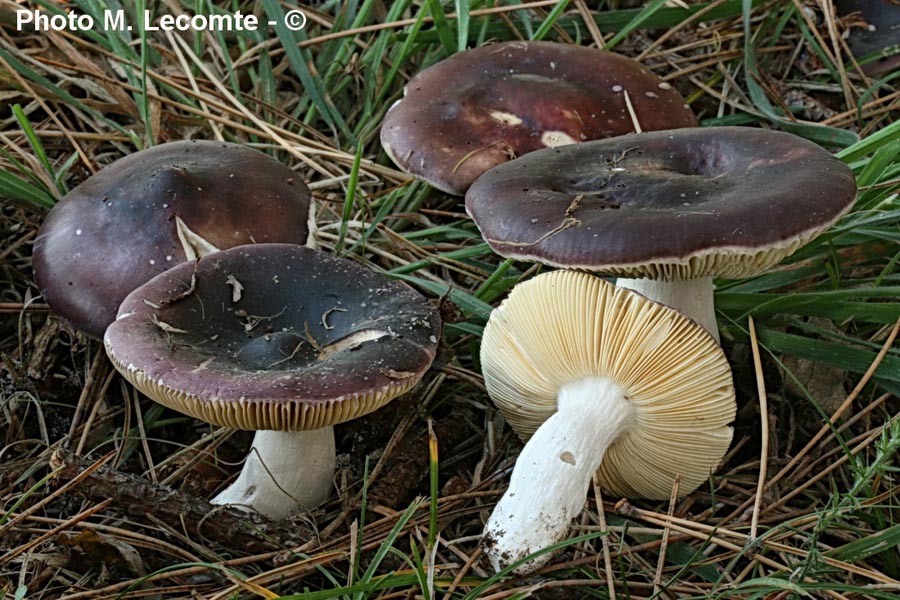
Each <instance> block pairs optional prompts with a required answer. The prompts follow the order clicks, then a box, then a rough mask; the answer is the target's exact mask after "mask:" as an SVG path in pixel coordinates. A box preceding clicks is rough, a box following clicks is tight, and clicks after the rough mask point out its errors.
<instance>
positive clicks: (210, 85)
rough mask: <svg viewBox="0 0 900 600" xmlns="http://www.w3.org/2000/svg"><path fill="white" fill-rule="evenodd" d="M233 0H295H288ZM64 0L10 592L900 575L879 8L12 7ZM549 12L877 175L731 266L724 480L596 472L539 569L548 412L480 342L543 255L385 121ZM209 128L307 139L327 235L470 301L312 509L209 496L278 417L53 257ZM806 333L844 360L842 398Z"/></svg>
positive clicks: (586, 586)
mask: <svg viewBox="0 0 900 600" xmlns="http://www.w3.org/2000/svg"><path fill="white" fill-rule="evenodd" d="M123 4H128V3H123ZM147 4H148V5H150V6H148V8H150V10H151V11H156V12H157V13H159V12H160V11H170V12H172V13H178V14H181V13H191V11H193V10H195V8H196V3H190V2H182V1H178V0H175V1H171V2H165V3H147ZM202 4H203V6H204V7H208V5H210V4H212V3H202ZM216 4H217V5H218V7H217V8H215V10H216V11H220V12H221V11H231V10H236V9H240V10H242V11H244V12H245V13H253V14H256V15H258V16H260V17H262V18H263V19H273V20H278V21H281V20H282V17H283V15H284V13H285V11H287V10H288V9H289V7H288V6H287V5H286V4H281V3H279V2H277V1H275V0H261V1H259V2H244V1H240V0H239V1H238V2H235V3H231V4H228V5H227V7H226V5H225V4H222V3H216ZM669 4H673V5H671V6H670V5H669ZM745 4H746V6H745ZM685 5H686V6H687V8H685V7H684V6H685ZM72 6H73V7H74V9H77V10H81V11H99V10H100V9H101V6H102V3H100V2H98V1H96V0H80V1H79V2H76V3H74V4H73V5H72ZM38 7H39V6H38V3H37V2H32V1H30V0H22V1H16V2H12V1H10V0H2V1H0V198H2V203H0V315H2V317H0V596H2V597H3V598H4V599H10V600H11V599H18V598H42V599H50V598H66V599H68V600H75V599H85V600H87V599H99V598H143V597H147V598H154V599H164V598H165V599H169V598H173V599H174V598H205V599H209V600H213V599H225V598H229V599H231V598H259V597H262V598H275V597H297V598H344V597H346V598H429V599H431V598H443V599H446V600H453V599H463V598H473V599H474V598H484V599H495V600H499V599H501V598H522V597H526V596H530V597H533V598H575V597H578V598H585V597H601V598H612V597H617V598H763V597H764V598H772V599H781V598H791V597H810V596H811V597H816V598H835V599H843V598H848V599H849V598H884V599H889V598H896V597H897V596H898V594H900V559H898V556H900V554H898V552H897V547H898V543H900V518H898V517H900V514H898V509H897V507H898V506H900V497H898V490H900V488H898V483H897V466H896V465H897V459H896V452H897V450H898V448H900V420H898V410H900V402H898V394H900V353H898V350H897V348H896V345H895V339H896V336H897V331H898V327H900V325H898V315H900V301H898V297H900V274H898V271H897V265H898V262H900V261H898V257H900V234H898V232H900V202H898V186H900V158H898V155H900V142H898V141H897V140H898V138H900V125H898V124H897V117H898V115H900V89H898V87H897V82H898V81H900V79H898V78H897V77H895V75H896V74H895V73H893V74H892V73H888V74H879V75H870V74H868V71H867V69H865V68H864V67H865V64H866V61H867V58H866V57H853V56H852V55H851V54H850V52H849V47H848V44H847V39H846V34H847V33H848V29H850V28H858V27H861V26H862V24H861V22H860V17H859V16H858V15H855V16H852V17H844V16H838V14H837V13H836V12H835V10H834V9H833V6H832V2H831V0H817V1H811V0H791V1H789V2H774V1H773V2H765V1H759V0H756V1H751V2H746V3H745V2H743V1H741V0H713V1H710V2H697V1H695V0H688V1H687V2H684V3H682V2H678V3H664V2H661V1H654V2H647V3H646V4H642V3H639V2H634V1H630V0H610V1H607V2H597V3H593V2H591V3H589V2H586V1H584V0H571V1H569V2H557V1H556V0H534V1H530V2H524V3H513V2H506V1H502V0H501V1H498V2H473V3H467V2H450V3H443V4H442V3H439V2H434V1H428V2H424V1H422V2H413V1H412V0H402V1H400V2H391V3H387V2H377V1H369V0H362V1H360V2H316V3H310V4H309V5H300V6H299V9H300V10H302V11H303V12H304V14H305V15H306V17H307V24H306V27H305V29H303V30H302V31H301V32H291V31H288V30H286V29H285V28H284V27H276V28H269V29H264V30H261V31H259V32H244V33H229V32H210V31H204V32H197V33H190V32H189V33H186V34H185V33H182V32H171V31H169V32H166V31H141V30H139V29H137V28H136V29H135V30H134V31H132V32H122V31H103V30H102V29H100V28H98V29H96V30H94V31H82V32H77V33H73V32H65V31H41V32H36V31H34V30H29V29H27V28H26V29H25V30H23V31H18V30H17V28H16V20H15V11H16V10H18V9H22V8H25V9H31V10H34V9H37V8H38ZM41 7H42V8H43V9H44V10H49V8H47V7H46V6H45V5H41ZM442 10H443V11H444V12H441V11H442ZM98 14H99V13H98ZM129 18H131V16H129ZM524 39H547V40H555V41H559V42H563V43H569V44H576V43H578V44H583V45H587V44H594V45H598V46H601V47H606V48H608V49H613V50H615V51H617V52H621V53H622V54H624V55H626V56H629V57H632V58H635V59H637V60H639V61H640V62H641V63H643V64H644V65H646V66H647V67H649V68H650V69H651V70H652V71H653V72H654V73H655V74H657V75H658V76H660V77H661V78H662V79H663V81H664V82H665V83H666V85H670V86H672V87H674V88H676V89H677V90H678V91H679V92H680V93H681V94H682V95H683V96H684V97H685V99H686V101H687V103H688V104H689V105H690V107H691V109H692V110H693V111H694V113H695V114H696V115H697V116H698V117H699V119H700V121H701V124H702V125H704V126H716V125H750V126H758V127H767V128H777V129H782V130H785V131H790V132H793V133H797V134H799V135H802V136H803V137H807V138H808V139H812V140H813V141H816V142H819V143H822V144H824V145H826V146H827V147H829V148H830V149H833V150H835V151H838V156H839V157H840V158H842V159H843V160H844V161H845V162H847V163H848V164H849V165H850V167H851V168H852V169H853V170H854V173H855V175H856V178H857V183H858V184H859V187H860V196H859V199H858V201H857V204H856V206H855V208H854V209H853V210H852V211H851V212H850V213H849V214H848V215H847V216H845V217H844V218H843V219H842V220H841V221H840V222H839V223H838V224H837V225H836V226H835V228H834V229H833V230H831V231H830V232H829V233H827V234H825V236H823V238H821V239H820V240H817V241H816V242H814V243H813V244H811V245H810V246H808V247H807V248H805V249H803V250H802V251H801V252H799V253H798V254H797V255H795V256H794V257H792V258H791V259H790V260H789V261H788V263H787V264H784V265H781V266H780V267H778V268H777V269H775V270H774V271H773V272H771V273H768V274H766V275H763V276H760V277H757V278H754V279H752V280H741V281H735V282H728V283H727V284H724V283H723V284H721V285H720V287H719V289H718V290H717V297H716V306H717V311H718V313H717V316H718V321H719V326H720V331H721V334H722V344H723V348H724V350H725V351H726V353H727V354H728V357H729V359H730V362H731V365H732V367H733V369H734V374H735V386H736V389H737V399H738V415H737V419H736V421H735V441H734V443H733V444H732V446H731V449H730V450H729V452H728V454H727V455H726V456H725V458H724V459H723V463H722V466H721V468H720V469H719V470H718V471H717V473H716V474H715V475H713V476H712V477H711V478H710V480H709V483H708V484H707V485H704V486H701V488H700V490H699V491H697V492H694V493H692V494H690V495H688V496H687V497H686V498H684V499H683V500H672V501H654V502H650V501H642V500H637V499H620V498H617V497H612V496H610V495H609V493H607V494H606V495H605V496H601V493H602V491H601V488H600V486H599V485H595V486H593V487H592V489H591V490H590V492H589V496H588V503H587V504H586V510H584V511H583V512H582V515H581V516H580V517H579V519H578V520H577V522H576V523H575V524H574V530H573V535H574V536H575V537H573V538H571V539H570V540H569V541H568V542H567V546H566V547H565V549H564V550H563V551H562V552H560V553H558V554H557V556H556V558H555V559H554V560H553V561H551V563H550V564H548V565H547V566H545V567H543V568H542V569H541V570H540V571H539V572H538V573H537V574H535V575H533V576H531V577H529V578H527V579H519V578H515V577H512V576H507V575H503V576H491V569H490V567H489V564H488V562H487V560H486V558H485V557H484V556H483V554H482V552H481V549H480V546H479V543H480V535H481V532H482V530H483V526H484V522H485V519H486V518H487V516H488V515H489V513H490V511H491V509H492V508H493V506H494V504H495V502H496V501H497V499H498V498H499V497H500V495H501V494H502V492H503V491H504V489H505V486H506V484H507V482H508V477H509V471H510V469H511V466H512V464H513V462H514V460H515V458H516V456H517V455H518V452H519V451H520V448H521V444H520V442H519V441H518V438H517V437H516V436H515V434H513V433H512V431H511V429H510V428H509V427H508V425H507V424H506V423H505V422H504V421H503V419H502V418H501V417H500V416H499V415H498V413H497V411H496V409H495V408H493V406H492V405H491V403H490V401H489V399H488V397H487V395H486V393H485V390H484V383H483V381H482V380H481V377H480V363H479V361H478V345H479V341H480V335H481V329H482V327H483V325H484V323H485V321H486V319H487V316H488V314H489V312H490V310H491V306H496V305H497V304H498V303H499V302H500V300H501V299H502V298H503V297H505V295H506V293H507V291H508V290H509V289H510V288H511V287H512V286H513V285H514V284H515V283H516V282H518V281H520V280H523V279H527V278H529V277H531V276H532V275H534V274H535V273H536V272H538V271H539V269H538V267H534V266H531V265H528V264H526V263H519V262H516V261H512V260H510V261H504V260H502V259H500V258H498V257H496V256H495V255H493V254H492V253H491V252H490V250H489V248H488V247H487V244H485V243H484V242H483V241H482V240H481V238H480V236H479V235H478V233H477V230H476V229H475V227H474V225H473V224H472V223H471V221H470V220H469V219H468V218H467V217H466V215H465V212H464V209H463V207H462V206H461V204H460V202H459V200H458V199H457V198H453V197H450V196H447V195H445V194H442V193H439V192H436V191H435V190H432V189H431V188H429V187H428V186H426V185H424V184H422V183H419V182H412V181H410V179H409V178H408V176H407V175H405V174H404V173H402V172H400V171H399V170H397V169H396V168H395V167H394V166H393V165H392V164H391V162H390V161H389V159H388V157H387V156H386V155H385V154H384V152H383V151H382V150H381V148H380V146H379V143H378V130H379V125H380V123H381V120H382V118H383V116H384V114H385V112H386V111H387V109H388V107H389V106H390V105H391V104H392V103H393V102H394V101H395V100H396V99H398V98H400V97H401V95H402V89H403V86H404V84H405V83H406V82H407V81H409V79H410V78H411V77H412V76H413V75H415V74H416V73H417V72H419V71H420V70H421V69H422V68H424V67H426V66H428V65H431V64H434V63H435V62H436V61H437V60H439V59H441V58H443V57H445V56H447V55H449V54H451V53H454V52H457V51H459V50H461V49H463V48H465V47H474V46H480V45H484V44H487V43H489V42H491V41H501V40H524ZM448 85H452V82H448ZM181 139H211V140H227V141H230V142H237V143H242V144H248V145H250V146H251V147H254V148H257V149H261V150H263V151H264V152H266V153H268V154H270V155H271V156H273V157H275V158H277V159H278V160H280V161H281V162H283V163H284V164H286V165H288V166H289V167H290V168H292V170H293V171H294V173H295V174H296V178H297V180H300V181H305V182H307V183H308V184H309V185H310V188H311V189H312V191H313V195H314V198H315V200H316V202H317V205H318V214H317V215H316V221H317V225H318V231H317V233H316V241H317V243H318V245H319V247H320V248H321V249H322V250H324V251H326V252H332V253H336V254H340V255H342V256H345V257H348V258H351V259H353V260H356V261H359V262H360V263H363V264H365V265H368V266H370V267H372V268H374V269H376V270H379V271H383V272H387V273H388V274H390V275H391V276H393V277H395V278H398V279H401V280H404V281H406V282H408V283H410V284H412V285H413V286H415V287H416V288H417V289H419V290H420V291H421V292H423V293H425V294H427V295H429V296H430V297H431V298H432V299H433V300H434V301H435V302H436V303H439V304H440V307H441V310H442V313H443V314H444V315H445V317H447V318H446V321H447V325H446V327H445V331H444V334H443V338H442V340H441V348H440V350H439V354H438V359H437V361H436V362H435V365H434V366H433V367H432V370H431V371H430V372H429V373H428V374H426V376H425V377H424V378H423V380H422V382H421V383H420V384H419V385H418V386H417V387H416V388H415V389H414V390H413V391H412V392H411V394H410V396H408V397H407V398H406V399H405V400H404V399H401V400H400V401H398V402H395V403H394V404H392V405H389V406H387V407H385V408H384V409H382V410H380V411H377V412H376V413H373V414H372V415H370V416H369V417H367V418H365V419H361V420H359V421H357V422H354V423H351V424H347V425H345V426H342V427H341V428H338V430H337V444H338V452H339V470H338V474H337V476H336V478H335V492H334V494H333V495H332V498H331V500H330V501H329V502H327V503H325V504H324V505H322V506H320V507H319V508H317V509H316V510H314V511H312V512H310V513H305V514H298V515H297V516H295V517H294V518H293V520H292V521H291V522H287V523H285V522H282V523H271V522H266V521H263V520H254V519H248V518H247V517H245V516H242V515H240V514H234V513H232V512H230V511H229V510H226V509H223V508H210V507H209V505H207V504H206V503H205V501H203V500H202V499H203V498H208V497H211V496H212V495H214V494H215V492H216V491H217V490H220V489H222V488H223V487H224V486H225V485H227V482H228V481H229V480H230V479H231V478H233V477H234V476H235V475H236V473H237V472H238V471H239V469H240V462H241V460H242V458H243V457H244V455H245V453H246V450H247V448H248V446H249V444H250V441H251V440H250V436H249V435H248V434H247V433H246V432H240V431H233V430H227V429H221V428H216V427H211V426H208V425H204V424H201V423H199V422H197V421H195V420H193V419H190V418H187V417H185V416H183V415H180V414H178V413H175V412H173V411H169V410H167V409H163V408H162V407H160V406H157V405H154V404H152V403H150V402H149V401H147V399H146V398H143V397H142V396H140V395H139V394H138V393H137V392H136V391H135V390H134V389H132V388H131V387H130V386H129V385H127V384H125V383H124V382H123V381H122V380H121V379H120V378H119V377H118V376H117V375H116V373H115V371H114V370H113V369H111V367H110V365H109V363H108V361H107V359H106V357H105V355H104V354H103V352H102V348H101V347H100V345H99V344H98V343H97V342H95V341H91V340H89V339H87V338H85V337H84V336H83V335H81V334H78V333H76V332H75V331H74V330H72V329H71V328H70V327H69V326H67V325H66V324H65V323H64V322H62V321H60V320H59V319H58V318H57V317H56V316H54V315H53V314H51V313H50V312H49V311H48V307H47V305H46V304H45V303H44V302H43V301H42V299H41V298H40V297H39V295H38V292H37V288H36V286H35V284H34V281H33V275H32V270H31V247H32V244H33V243H34V240H35V235H36V232H37V230H38V227H39V225H40V223H41V222H42V220H43V218H44V216H45V214H46V211H47V210H48V209H49V207H50V206H52V205H53V203H54V202H55V200H56V199H58V198H60V197H61V196H62V195H64V194H65V193H66V192H67V191H68V190H69V189H71V188H72V187H74V186H75V185H77V184H78V183H80V182H81V181H83V180H84V179H85V178H86V177H88V176H89V175H90V174H92V173H94V172H97V171H98V170H99V169H100V168H102V167H103V166H104V165H106V164H109V163H111V162H112V161H114V160H116V159H118V158H121V157H123V156H126V155H129V154H132V153H134V152H135V151H137V150H138V149H140V148H142V147H148V146H152V145H156V144H159V143H162V142H166V141H174V140H181ZM235 293H237V292H235ZM336 316H337V315H335V314H334V313H332V314H331V315H330V318H332V319H333V318H335V317H336ZM750 316H752V317H753V319H754V329H753V330H752V333H751V329H750V326H749V320H748V317H750ZM322 319H323V323H327V322H328V319H329V315H323V316H322ZM821 319H825V320H827V321H828V322H830V325H829V326H827V327H825V326H821V325H820V323H821ZM172 335H173V341H175V338H177V337H178V334H176V333H173V334H172ZM751 342H753V343H751ZM310 343H313V342H312V341H310ZM755 345H758V347H759V360H758V362H757V363H756V364H755V365H754V360H753V358H752V356H751V355H752V352H751V347H752V346H755ZM786 357H791V358H792V359H801V360H803V361H812V362H814V363H816V364H820V365H821V366H822V367H829V368H832V369H836V370H837V371H839V372H844V373H846V379H845V380H844V381H843V382H842V386H843V388H844V389H845V390H849V392H846V393H845V395H844V400H843V401H842V402H840V404H839V406H838V407H837V408H836V409H833V412H830V411H825V410H821V408H822V405H821V403H820V399H819V398H817V397H816V394H817V393H818V392H816V391H815V387H814V386H809V387H807V386H806V385H804V383H803V378H802V377H799V378H798V377H795V376H794V374H793V372H792V371H791V364H792V363H791V361H786V360H784V359H785V358H786ZM793 364H796V363H793ZM788 380H791V381H792V385H790V386H788V385H787V384H786V381H788ZM758 382H761V383H764V384H765V385H764V388H762V386H758V385H757V383H758ZM760 388H762V389H764V390H765V397H764V399H765V402H761V400H762V399H761V398H759V397H758V389H760ZM821 400H822V401H825V402H826V404H827V405H828V406H829V407H834V404H835V401H834V399H833V398H828V399H826V398H822V399H821ZM761 407H762V408H761ZM429 422H431V423H433V427H432V431H433V435H432V436H429V434H428V431H429V428H428V424H429ZM763 425H765V427H763ZM762 431H766V432H767V436H768V443H767V444H762V443H761V439H763V437H764V436H762V435H761V432H762ZM761 463H762V464H761ZM763 464H764V465H765V467H766V468H762V467H763ZM676 492H677V490H673V494H672V497H673V498H676V497H677V496H678V494H677V493H676ZM292 595H294V596H292Z"/></svg>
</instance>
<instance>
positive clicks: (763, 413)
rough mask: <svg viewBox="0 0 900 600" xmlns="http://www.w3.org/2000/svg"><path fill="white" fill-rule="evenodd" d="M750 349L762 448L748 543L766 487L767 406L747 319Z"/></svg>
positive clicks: (753, 330) (753, 331) (753, 336)
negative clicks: (757, 401)
mask: <svg viewBox="0 0 900 600" xmlns="http://www.w3.org/2000/svg"><path fill="white" fill-rule="evenodd" d="M749 325H750V348H751V350H752V352H753V368H754V369H755V371H756V391H757V394H758V395H759V415H760V428H761V429H762V439H761V440H760V444H761V446H762V448H761V450H760V457H759V479H758V480H757V483H756V501H755V502H754V503H753V517H752V518H751V519H750V541H751V543H752V542H753V540H755V539H756V528H757V526H758V525H759V509H760V506H761V505H762V497H763V490H764V489H765V485H766V465H767V464H768V461H769V404H768V400H767V399H766V382H765V378H764V377H763V370H762V360H761V359H760V356H759V341H758V340H757V339H756V326H755V324H754V323H753V317H750V318H749Z"/></svg>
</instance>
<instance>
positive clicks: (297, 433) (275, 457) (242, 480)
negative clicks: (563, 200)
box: [104, 244, 440, 518]
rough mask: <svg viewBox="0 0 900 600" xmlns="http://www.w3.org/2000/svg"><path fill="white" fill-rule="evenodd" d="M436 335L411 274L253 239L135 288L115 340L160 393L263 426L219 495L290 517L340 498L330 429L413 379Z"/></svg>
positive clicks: (119, 355) (434, 319)
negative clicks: (393, 276) (405, 279)
mask: <svg viewBox="0 0 900 600" xmlns="http://www.w3.org/2000/svg"><path fill="white" fill-rule="evenodd" d="M439 335H440V318H439V315H438V314H437V311H436V309H435V308H434V307H433V306H432V305H431V303H429V302H428V301H427V300H426V299H425V298H424V297H422V296H421V295H420V294H418V293H417V292H415V291H414V290H413V289H411V288H410V287H408V286H407V285H405V284H403V283H399V282H395V281H392V280H389V279H387V278H385V277H383V276H380V275H377V274H375V273H373V272H372V271H370V270H368V269H366V268H364V267H363V266H361V265H359V264H357V263H355V262H352V261H350V260H346V259H340V258H335V257H332V256H329V255H327V254H324V253H321V252H317V251H315V250H311V249H309V248H304V247H301V246H296V245H291V244H255V245H248V246H240V247H236V248H232V249H230V250H225V251H222V252H217V253H213V254H209V255H207V256H205V257H203V258H201V259H200V260H199V261H198V262H197V263H196V264H194V263H183V264H181V265H178V266H176V267H174V268H172V269H170V270H168V271H166V272H165V273H163V274H161V275H158V276H157V277H155V278H153V279H151V280H150V281H149V282H147V283H146V284H144V285H143V286H141V287H139V288H137V289H136V290H134V291H133V292H132V293H131V294H129V295H128V297H127V298H126V299H125V301H124V302H123V303H122V305H121V308H120V309H119V315H118V318H117V319H116V321H115V322H113V323H112V324H111V325H110V326H109V328H107V330H106V336H105V338H104V343H105V346H106V351H107V354H108V355H109V357H110V360H111V361H112V363H113V365H115V367H116V369H118V370H119V371H120V372H121V373H122V375H124V376H125V377H126V378H127V379H128V380H129V381H130V382H132V383H133V384H134V385H135V387H137V389H139V390H140V391H141V392H143V393H144V394H146V395H147V396H149V397H150V398H152V399H153V400H155V401H157V402H159V403H160V404H163V405H165V406H168V407H170V408H174V409H175V410H178V411H181V412H183V413H185V414H188V415H191V416H193V417H196V418H199V419H202V420H204V421H207V422H209V423H213V424H215V425H222V426H226V427H234V428H238V429H248V430H256V431H258V433H257V434H256V437H255V439H254V442H253V447H252V449H251V452H250V455H249V457H248V459H247V461H246V463H245V465H244V468H243V470H242V472H241V473H240V475H239V477H238V479H237V481H235V482H234V484H232V485H231V487H229V488H228V489H226V490H225V491H224V492H222V493H221V494H220V495H219V496H218V497H216V498H215V499H214V500H213V502H215V503H219V504H236V505H240V506H244V507H247V508H249V509H252V510H256V511H258V512H260V513H263V514H265V515H267V516H269V517H272V518H282V517H285V516H287V515H288V514H289V513H290V512H292V511H294V510H296V509H298V508H310V507H313V506H316V505H317V504H319V503H321V502H323V501H324V500H326V499H327V498H328V497H329V495H330V493H331V489H332V478H333V476H334V468H335V445H334V434H333V430H332V426H333V425H334V424H336V423H341V422H343V421H347V420H350V419H353V418H356V417H358V416H361V415H364V414H366V413H369V412H371V411H373V410H375V409H377V408H379V407H380V406H382V405H384V404H385V403H387V402H389V401H390V400H391V399H393V398H394V397H396V396H398V395H400V394H403V393H404V392H406V391H408V390H409V389H410V388H412V386H413V385H415V384H416V383H417V382H418V381H419V379H420V378H421V377H422V376H423V375H424V373H425V371H426V370H427V369H428V367H429V366H430V365H431V362H432V361H433V360H434V356H435V351H436V348H437V342H438V336H439Z"/></svg>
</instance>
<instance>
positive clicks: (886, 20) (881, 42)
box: [835, 0, 900, 75]
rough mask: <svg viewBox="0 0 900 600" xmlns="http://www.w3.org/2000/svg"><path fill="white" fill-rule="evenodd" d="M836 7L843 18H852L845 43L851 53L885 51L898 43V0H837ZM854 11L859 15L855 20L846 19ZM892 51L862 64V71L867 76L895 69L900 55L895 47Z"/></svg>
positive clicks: (858, 54)
mask: <svg viewBox="0 0 900 600" xmlns="http://www.w3.org/2000/svg"><path fill="white" fill-rule="evenodd" d="M835 9H836V10H837V14H838V15H839V16H840V17H842V18H844V19H845V21H852V26H851V27H850V28H849V35H848V36H847V43H848V45H849V46H850V51H851V52H852V53H853V55H854V56H857V57H861V56H864V55H866V54H871V53H872V52H879V51H882V52H884V53H885V54H887V53H888V52H889V51H891V48H892V47H896V46H898V45H900V5H898V4H897V0H837V2H835ZM854 14H855V15H856V16H857V17H858V18H857V19H856V20H853V19H848V17H849V16H850V15H854ZM859 19H862V21H864V24H863V23H860V22H859ZM892 52H893V53H892V54H891V55H888V56H885V57H884V58H881V59H879V60H876V61H873V62H870V63H867V64H865V65H863V71H865V72H866V74H868V75H878V74H880V73H890V72H891V71H895V70H897V69H898V68H900V54H898V53H897V52H896V48H894V50H893V51H892Z"/></svg>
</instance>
